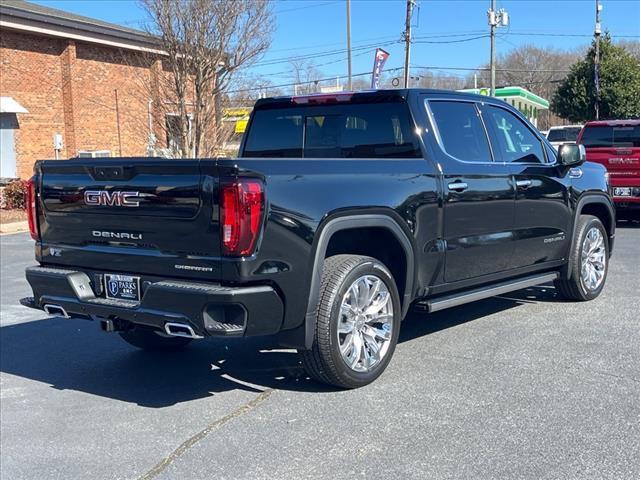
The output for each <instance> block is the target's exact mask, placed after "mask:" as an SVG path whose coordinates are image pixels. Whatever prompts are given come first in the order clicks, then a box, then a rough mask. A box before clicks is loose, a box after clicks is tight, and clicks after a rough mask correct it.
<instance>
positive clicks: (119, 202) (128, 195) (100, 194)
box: [84, 190, 140, 207]
mask: <svg viewBox="0 0 640 480" xmlns="http://www.w3.org/2000/svg"><path fill="white" fill-rule="evenodd" d="M139 198H140V192H117V191H114V192H109V191H107V190H87V191H85V192H84V203H85V204H86V205H103V206H109V207H139V206H140V200H139Z"/></svg>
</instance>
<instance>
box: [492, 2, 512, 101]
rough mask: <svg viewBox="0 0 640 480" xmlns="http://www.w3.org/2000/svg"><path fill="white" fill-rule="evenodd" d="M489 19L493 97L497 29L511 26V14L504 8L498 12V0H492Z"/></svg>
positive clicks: (494, 91) (493, 93) (494, 90)
mask: <svg viewBox="0 0 640 480" xmlns="http://www.w3.org/2000/svg"><path fill="white" fill-rule="evenodd" d="M487 17H488V19H489V27H490V29H491V35H490V37H491V61H490V63H491V85H490V91H489V94H490V95H491V96H492V97H493V96H495V94H496V28H498V27H500V26H502V27H506V26H507V25H509V14H508V13H507V12H506V11H505V10H504V8H501V9H500V10H496V0H491V8H490V9H489V11H488V12H487Z"/></svg>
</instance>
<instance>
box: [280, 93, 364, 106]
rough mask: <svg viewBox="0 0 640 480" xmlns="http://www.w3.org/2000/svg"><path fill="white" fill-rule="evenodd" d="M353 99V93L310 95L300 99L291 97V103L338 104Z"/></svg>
mask: <svg viewBox="0 0 640 480" xmlns="http://www.w3.org/2000/svg"><path fill="white" fill-rule="evenodd" d="M351 97H353V92H345V93H331V94H312V95H303V96H300V97H292V98H291V101H292V102H293V103H295V104H296V105H307V104H313V103H317V104H321V103H338V102H348V101H349V100H351Z"/></svg>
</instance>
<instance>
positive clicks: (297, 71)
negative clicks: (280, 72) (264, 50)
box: [289, 59, 322, 95]
mask: <svg viewBox="0 0 640 480" xmlns="http://www.w3.org/2000/svg"><path fill="white" fill-rule="evenodd" d="M289 65H290V66H291V76H290V78H291V82H292V83H295V86H294V87H293V90H294V94H297V95H307V94H309V93H315V92H317V91H318V84H319V83H320V79H321V78H322V74H321V73H320V71H319V70H318V68H317V67H316V65H315V63H313V61H311V60H305V59H294V60H291V61H290V62H289Z"/></svg>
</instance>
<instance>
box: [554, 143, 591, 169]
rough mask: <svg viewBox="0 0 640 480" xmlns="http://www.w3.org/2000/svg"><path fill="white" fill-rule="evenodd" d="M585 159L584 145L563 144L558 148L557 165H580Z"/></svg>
mask: <svg viewBox="0 0 640 480" xmlns="http://www.w3.org/2000/svg"><path fill="white" fill-rule="evenodd" d="M586 159H587V152H586V150H585V149H584V145H577V144H575V143H565V144H564V145H560V148H558V163H559V164H561V165H567V166H570V165H580V164H581V163H584V162H585V160H586Z"/></svg>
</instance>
